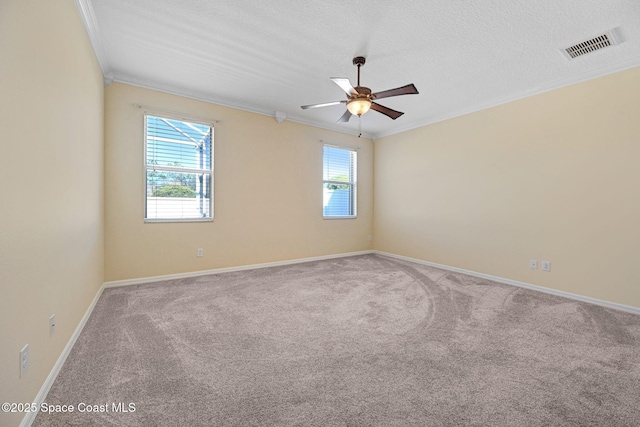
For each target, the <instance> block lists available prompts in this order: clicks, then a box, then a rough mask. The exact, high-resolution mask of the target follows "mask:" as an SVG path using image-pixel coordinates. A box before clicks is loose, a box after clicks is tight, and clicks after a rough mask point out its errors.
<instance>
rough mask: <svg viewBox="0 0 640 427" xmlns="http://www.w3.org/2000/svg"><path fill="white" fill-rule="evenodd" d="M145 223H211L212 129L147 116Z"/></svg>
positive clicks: (203, 125) (209, 126)
mask: <svg viewBox="0 0 640 427" xmlns="http://www.w3.org/2000/svg"><path fill="white" fill-rule="evenodd" d="M145 172H146V190H145V221H147V222H153V221H211V220H212V218H213V216H212V210H213V209H212V205H213V185H212V181H213V126H212V125H209V124H202V123H193V122H187V121H184V120H177V119H171V118H167V117H158V116H152V115H149V114H145Z"/></svg>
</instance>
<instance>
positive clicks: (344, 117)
mask: <svg viewBox="0 0 640 427" xmlns="http://www.w3.org/2000/svg"><path fill="white" fill-rule="evenodd" d="M352 115H353V114H351V111H349V110H347V111H345V112H344V114H343V115H342V117H340V118H339V119H338V123H347V122H348V121H349V119H350V118H351V116H352Z"/></svg>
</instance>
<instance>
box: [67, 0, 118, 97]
mask: <svg viewBox="0 0 640 427" xmlns="http://www.w3.org/2000/svg"><path fill="white" fill-rule="evenodd" d="M75 3H76V8H77V9H78V12H80V18H81V19H82V23H83V24H84V28H85V30H86V31H87V35H88V36H89V41H90V42H91V46H92V47H93V52H94V53H95V55H96V59H97V60H98V64H99V65H100V69H101V70H102V75H103V77H104V85H105V86H108V85H109V84H110V83H111V82H113V76H112V70H111V66H110V65H109V58H108V56H107V51H106V50H105V48H104V46H103V44H102V37H101V35H100V29H99V27H98V20H97V19H96V14H95V12H94V11H93V6H92V5H91V0H75Z"/></svg>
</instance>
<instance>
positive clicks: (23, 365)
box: [20, 344, 29, 378]
mask: <svg viewBox="0 0 640 427" xmlns="http://www.w3.org/2000/svg"><path fill="white" fill-rule="evenodd" d="M28 367H29V344H27V345H25V346H24V347H22V350H20V378H22V377H24V374H25V372H27V368H28Z"/></svg>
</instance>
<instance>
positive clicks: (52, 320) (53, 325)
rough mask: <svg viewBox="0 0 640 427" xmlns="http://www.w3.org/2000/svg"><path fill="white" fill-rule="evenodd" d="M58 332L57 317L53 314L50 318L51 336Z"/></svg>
mask: <svg viewBox="0 0 640 427" xmlns="http://www.w3.org/2000/svg"><path fill="white" fill-rule="evenodd" d="M55 332H56V315H55V314H52V315H51V317H49V336H50V337H51V336H53V334H54V333H55Z"/></svg>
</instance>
